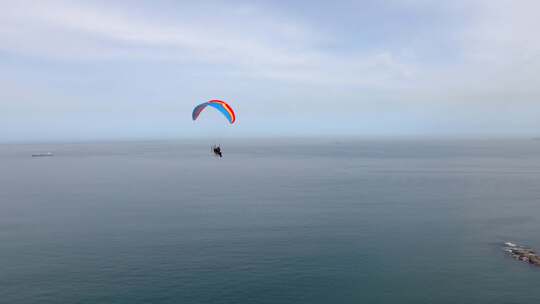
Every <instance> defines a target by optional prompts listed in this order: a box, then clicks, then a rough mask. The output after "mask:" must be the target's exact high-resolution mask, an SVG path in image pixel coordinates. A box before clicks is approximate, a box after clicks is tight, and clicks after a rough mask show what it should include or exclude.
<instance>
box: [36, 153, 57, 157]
mask: <svg viewBox="0 0 540 304" xmlns="http://www.w3.org/2000/svg"><path fill="white" fill-rule="evenodd" d="M47 156H54V154H52V153H51V152H47V153H37V154H32V157H47Z"/></svg>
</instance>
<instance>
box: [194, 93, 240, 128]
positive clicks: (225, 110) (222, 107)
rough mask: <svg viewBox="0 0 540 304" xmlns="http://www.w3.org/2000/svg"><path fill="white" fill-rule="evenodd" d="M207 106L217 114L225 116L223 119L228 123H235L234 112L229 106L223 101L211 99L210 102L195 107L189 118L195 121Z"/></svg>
mask: <svg viewBox="0 0 540 304" xmlns="http://www.w3.org/2000/svg"><path fill="white" fill-rule="evenodd" d="M208 106H210V107H212V108H215V109H217V110H218V111H219V112H221V114H223V116H225V118H226V119H227V120H228V121H229V123H231V124H233V123H234V122H235V121H236V115H235V114H234V111H233V109H232V108H231V106H229V104H227V103H226V102H225V101H223V100H217V99H212V100H210V101H207V102H204V103H201V104H200V105H198V106H196V107H195V108H194V109H193V113H192V114H191V117H192V118H193V120H197V118H198V117H199V115H200V114H201V113H202V111H203V110H204V109H206V108H207V107H208Z"/></svg>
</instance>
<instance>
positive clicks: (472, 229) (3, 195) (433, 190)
mask: <svg viewBox="0 0 540 304" xmlns="http://www.w3.org/2000/svg"><path fill="white" fill-rule="evenodd" d="M211 144H212V143H210V142H204V141H147V142H110V143H77V144H39V145H8V144H5V145H0V303H9V304H17V303H40V304H43V303H130V304H136V303H251V304H253V303H310V304H316V303H415V304H417V303H452V304H455V303H476V304H479V303H489V304H496V303H540V288H538V285H539V283H540V268H535V267H532V266H529V265H528V264H525V263H522V262H518V261H515V260H513V259H512V258H511V257H509V256H508V255H506V254H505V253H504V252H503V250H502V243H503V242H506V241H512V242H515V243H518V244H521V245H525V246H531V247H533V248H536V249H538V250H540V141H535V140H525V139H524V140H432V141H428V140H426V141H415V140H394V141H392V140H386V141H382V140H381V141H376V140H372V141H370V140H357V139H347V138H343V139H289V140H285V139H283V140H265V141H263V140H230V141H227V142H224V143H223V144H224V145H223V152H224V157H223V158H222V159H218V158H215V157H213V156H211V155H210V145H211ZM46 152H52V153H54V157H31V155H32V154H34V153H46Z"/></svg>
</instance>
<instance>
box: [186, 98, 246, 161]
mask: <svg viewBox="0 0 540 304" xmlns="http://www.w3.org/2000/svg"><path fill="white" fill-rule="evenodd" d="M208 107H211V108H214V109H216V110H218V111H219V112H220V113H221V114H223V116H224V117H225V119H226V120H227V121H228V122H229V123H230V124H234V122H235V121H236V114H235V113H234V111H233V109H232V107H231V106H230V105H229V104H228V103H226V102H225V101H223V100H218V99H212V100H210V101H207V102H204V103H201V104H199V105H197V106H196V107H195V108H194V109H193V112H192V113H191V118H192V119H193V121H195V120H197V118H199V116H200V115H201V113H202V112H203V111H204V110H205V109H207V108H208ZM212 152H213V153H214V155H215V156H219V157H220V158H221V157H223V153H222V151H221V146H220V145H213V146H212Z"/></svg>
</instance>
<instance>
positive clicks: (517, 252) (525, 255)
mask: <svg viewBox="0 0 540 304" xmlns="http://www.w3.org/2000/svg"><path fill="white" fill-rule="evenodd" d="M504 244H505V245H506V247H505V248H504V250H505V251H506V252H508V253H509V254H510V255H512V257H513V258H515V259H516V260H520V261H522V262H526V263H529V264H533V265H535V266H540V256H539V255H537V254H536V252H534V250H532V249H530V248H526V247H522V246H519V245H516V244H514V243H510V242H506V243H504Z"/></svg>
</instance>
